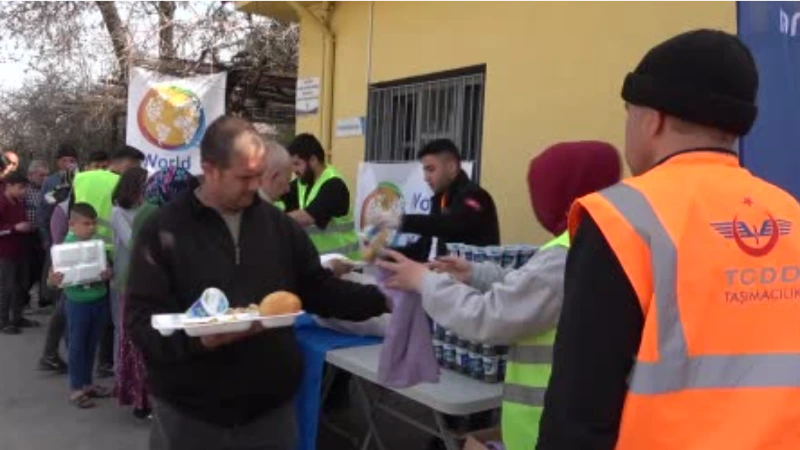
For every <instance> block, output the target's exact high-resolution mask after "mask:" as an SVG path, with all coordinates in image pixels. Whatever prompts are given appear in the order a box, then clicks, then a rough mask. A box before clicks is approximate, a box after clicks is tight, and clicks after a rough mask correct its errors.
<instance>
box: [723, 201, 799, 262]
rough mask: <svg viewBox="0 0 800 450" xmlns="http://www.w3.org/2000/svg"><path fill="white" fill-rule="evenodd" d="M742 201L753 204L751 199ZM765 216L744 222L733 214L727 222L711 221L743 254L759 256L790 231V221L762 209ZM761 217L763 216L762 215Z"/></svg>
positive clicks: (773, 246) (749, 205)
mask: <svg viewBox="0 0 800 450" xmlns="http://www.w3.org/2000/svg"><path fill="white" fill-rule="evenodd" d="M743 203H744V204H745V205H747V206H748V207H751V206H753V200H752V199H750V198H749V197H748V198H745V199H744V201H743ZM763 214H764V215H765V216H766V218H765V219H763V220H762V221H761V222H760V224H759V222H755V223H752V222H745V221H742V220H739V214H738V213H737V214H734V216H733V220H731V221H727V222H712V223H711V227H712V228H714V230H716V231H717V232H718V233H719V234H721V235H722V237H724V238H725V239H733V241H734V242H735V243H736V246H738V247H739V249H740V250H741V251H743V252H744V253H745V254H747V255H750V256H754V257H760V256H764V255H767V254H769V252H771V251H772V249H774V248H775V246H776V245H778V241H779V240H780V237H781V236H785V235H787V234H789V233H791V232H792V222H790V221H788V220H783V219H776V218H775V217H773V216H772V214H770V213H769V211H764V212H763ZM762 217H763V216H762Z"/></svg>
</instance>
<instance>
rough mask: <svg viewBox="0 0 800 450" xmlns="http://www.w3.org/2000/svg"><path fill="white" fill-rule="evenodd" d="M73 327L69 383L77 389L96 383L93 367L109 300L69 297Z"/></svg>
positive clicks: (68, 319) (68, 309)
mask: <svg viewBox="0 0 800 450" xmlns="http://www.w3.org/2000/svg"><path fill="white" fill-rule="evenodd" d="M65 309H66V312H67V327H68V328H69V386H70V388H71V389H73V390H78V389H84V388H86V387H89V386H91V385H92V367H93V366H94V364H93V362H94V355H95V353H96V352H97V342H98V341H99V340H100V335H101V334H102V332H103V324H104V323H103V318H104V317H105V316H107V315H108V299H107V298H104V299H102V300H98V301H94V302H73V301H70V300H69V299H67V304H66V308H65Z"/></svg>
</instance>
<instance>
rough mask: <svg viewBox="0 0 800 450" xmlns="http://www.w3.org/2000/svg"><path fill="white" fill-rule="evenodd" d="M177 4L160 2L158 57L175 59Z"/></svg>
mask: <svg viewBox="0 0 800 450" xmlns="http://www.w3.org/2000/svg"><path fill="white" fill-rule="evenodd" d="M175 8H176V6H175V2H158V56H159V57H160V58H162V59H169V58H174V57H175V27H174V19H175Z"/></svg>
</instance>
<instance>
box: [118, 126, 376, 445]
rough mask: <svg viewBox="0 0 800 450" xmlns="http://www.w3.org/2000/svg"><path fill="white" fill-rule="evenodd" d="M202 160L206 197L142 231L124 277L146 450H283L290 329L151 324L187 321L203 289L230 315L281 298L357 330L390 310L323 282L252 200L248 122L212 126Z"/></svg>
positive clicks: (288, 431) (281, 227) (296, 371)
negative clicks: (147, 412)
mask: <svg viewBox="0 0 800 450" xmlns="http://www.w3.org/2000/svg"><path fill="white" fill-rule="evenodd" d="M200 148H201V158H202V167H203V172H204V174H205V180H204V183H203V185H202V186H201V187H200V188H198V190H197V191H195V192H187V193H185V194H184V195H182V196H180V197H179V198H177V199H176V200H175V201H174V202H173V203H171V204H169V205H167V206H165V207H163V208H161V209H160V210H159V211H158V212H156V213H154V215H153V216H152V217H151V218H150V219H149V220H148V221H147V222H146V223H145V224H144V225H143V227H142V229H141V231H140V233H139V235H138V236H136V238H135V245H134V248H133V255H132V261H131V265H130V267H131V272H130V279H129V283H128V286H129V290H128V300H127V304H126V311H125V312H126V317H125V319H126V323H125V326H126V327H127V330H128V332H129V333H130V335H131V337H132V339H133V341H134V343H135V344H136V346H137V347H138V348H139V349H141V351H142V353H143V355H144V357H145V362H146V365H147V371H148V376H149V380H148V381H149V386H150V389H151V391H152V393H153V396H154V397H155V414H154V422H153V428H152V435H151V443H150V445H151V449H154V450H155V449H158V450H161V449H165V450H182V449H187V450H188V449H204V450H217V449H223V448H224V449H245V448H246V449H276V450H278V449H280V450H284V449H285V450H290V449H292V448H293V446H294V441H295V438H296V437H295V423H294V412H293V409H292V406H291V402H292V399H293V397H294V395H295V392H296V391H297V388H298V383H299V382H300V379H301V371H302V370H303V368H302V360H301V355H300V351H299V349H298V346H297V343H296V342H295V337H294V333H293V331H292V328H281V329H271V330H262V329H260V326H256V327H254V328H253V329H251V330H249V331H246V332H243V333H232V334H227V335H216V336H209V337H203V338H200V339H197V338H191V337H188V336H186V335H185V334H183V333H181V332H177V333H175V334H173V335H171V336H167V337H164V336H161V335H160V334H159V333H158V332H157V331H155V330H153V329H152V328H151V325H150V316H151V315H153V314H159V313H178V312H183V311H185V310H186V309H187V308H189V306H190V305H191V304H192V302H194V301H195V300H196V299H197V298H198V297H199V296H200V294H201V293H202V292H203V291H204V290H205V289H206V288H209V287H217V288H219V289H221V290H222V291H223V292H225V294H226V295H227V297H228V300H229V302H230V304H231V306H233V307H241V306H246V305H248V304H250V303H258V302H259V301H260V300H261V299H262V298H263V297H264V296H265V295H267V294H269V293H272V292H275V291H280V290H285V291H289V292H293V293H295V294H297V295H298V296H299V297H300V298H301V299H302V301H303V307H304V309H305V310H306V311H309V312H313V313H315V314H318V315H321V316H335V317H339V318H343V319H349V320H356V321H357V320H365V319H367V318H369V317H373V316H376V315H379V314H382V313H384V312H385V311H386V300H385V298H384V297H383V295H382V294H381V293H380V291H378V290H377V288H375V287H368V286H362V285H358V284H353V283H349V282H346V281H342V280H339V279H336V278H335V277H334V276H333V275H332V274H330V273H329V272H327V271H326V270H324V269H323V268H322V267H321V266H320V262H319V256H318V255H317V252H316V251H315V250H314V247H313V245H312V244H311V241H310V240H309V239H308V237H307V235H306V233H305V232H304V231H303V230H302V229H301V228H300V227H299V226H298V225H297V224H296V223H294V221H293V220H292V219H290V218H289V217H288V216H286V215H285V214H283V213H281V212H280V211H279V210H278V209H277V208H275V207H273V206H271V205H268V204H266V203H263V202H262V201H261V200H260V199H258V196H257V191H258V187H259V182H260V179H261V176H262V173H263V171H264V161H265V159H264V152H265V148H264V143H263V141H262V140H261V138H260V137H259V136H258V134H257V132H256V130H255V129H254V128H253V126H252V125H251V124H250V123H249V122H247V121H245V120H243V119H239V118H233V117H223V118H221V119H219V120H217V121H216V122H214V123H213V124H211V126H210V127H209V128H208V130H207V131H206V134H205V136H204V138H203V141H202V143H201V146H200Z"/></svg>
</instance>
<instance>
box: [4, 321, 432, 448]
mask: <svg viewBox="0 0 800 450" xmlns="http://www.w3.org/2000/svg"><path fill="white" fill-rule="evenodd" d="M34 318H36V319H37V320H46V317H34ZM44 336H45V328H44V327H42V328H38V329H31V330H25V332H24V333H23V334H21V335H19V336H6V335H0V450H50V449H53V450H101V449H102V450H118V449H119V450H146V448H147V436H148V430H149V429H148V427H149V425H148V423H143V422H140V421H137V420H136V419H134V418H133V415H132V414H131V410H130V409H129V408H121V407H118V406H117V405H116V401H115V400H113V399H110V400H104V401H102V402H101V403H99V405H98V407H97V408H95V409H91V410H83V411H81V410H77V409H76V408H74V407H72V406H71V405H70V404H69V402H68V401H67V397H68V387H67V379H66V376H65V375H60V376H59V375H52V374H49V373H44V372H39V371H37V370H36V364H37V361H38V358H39V356H40V354H41V351H42V345H43V342H44ZM101 382H102V380H101ZM108 383H110V381H109V382H108ZM395 401H400V402H403V399H395ZM402 407H403V409H404V410H406V411H408V412H410V413H412V414H414V415H416V416H418V417H420V416H422V415H424V414H426V412H425V410H424V409H422V408H420V407H419V406H418V405H414V404H409V403H408V402H405V404H403V405H402ZM330 419H331V420H332V421H333V422H334V423H336V424H337V425H339V426H340V427H342V428H346V429H348V430H350V431H351V432H352V433H353V434H355V435H356V436H363V434H362V432H363V430H364V422H363V420H362V417H361V414H360V413H359V410H357V409H354V408H350V409H349V410H345V411H343V412H340V413H337V414H332V415H331V416H330ZM377 422H378V426H379V428H380V429H381V434H382V435H383V436H384V437H385V443H386V444H387V446H388V447H389V450H392V449H420V450H423V449H425V447H426V445H427V443H428V440H429V439H428V438H426V437H425V436H424V435H423V434H422V433H420V432H419V431H417V430H415V429H413V428H411V427H409V426H408V425H406V424H403V423H401V422H398V421H397V420H395V419H393V418H391V417H385V416H382V417H379V418H378V420H377ZM351 448H353V447H352V444H348V442H347V441H346V440H343V439H342V438H339V437H337V436H336V435H335V434H333V433H331V432H329V431H326V430H325V429H324V428H322V429H321V430H320V435H319V440H318V449H319V450H349V449H351Z"/></svg>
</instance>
